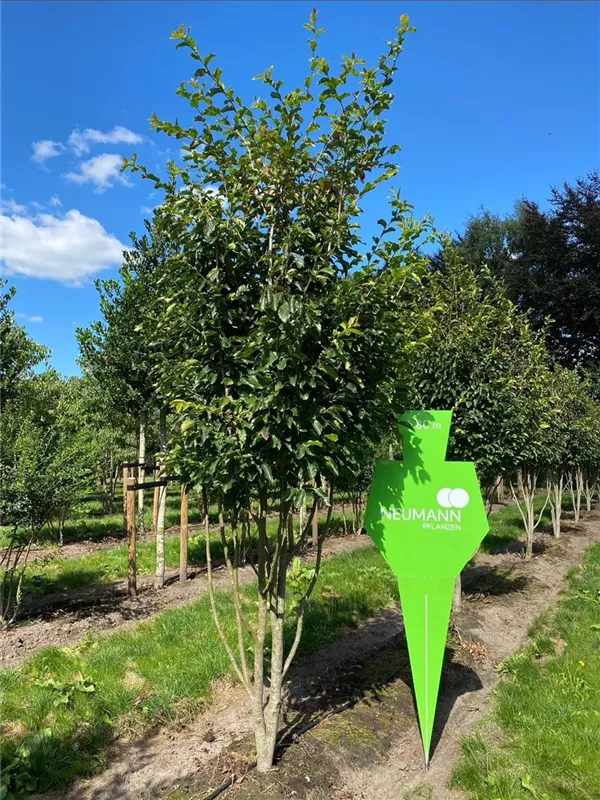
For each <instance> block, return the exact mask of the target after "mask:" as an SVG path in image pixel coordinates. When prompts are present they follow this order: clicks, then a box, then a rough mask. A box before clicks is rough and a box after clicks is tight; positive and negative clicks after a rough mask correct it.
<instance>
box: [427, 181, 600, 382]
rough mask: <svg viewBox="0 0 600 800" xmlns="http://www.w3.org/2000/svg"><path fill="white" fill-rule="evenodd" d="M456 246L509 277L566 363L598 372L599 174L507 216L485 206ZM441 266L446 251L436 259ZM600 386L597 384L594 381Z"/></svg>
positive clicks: (511, 291)
mask: <svg viewBox="0 0 600 800" xmlns="http://www.w3.org/2000/svg"><path fill="white" fill-rule="evenodd" d="M455 244H456V245H457V246H458V248H459V249H460V251H461V254H462V256H463V258H465V260H466V261H467V263H469V264H470V265H471V266H472V267H474V268H478V267H480V266H481V265H483V264H486V265H488V267H489V268H490V270H491V271H492V272H493V273H494V274H495V275H497V276H499V277H502V278H503V279H504V281H505V282H506V287H507V292H508V296H509V297H510V298H511V299H512V300H513V301H514V302H515V303H517V304H518V305H519V306H520V307H521V308H522V309H523V310H525V311H527V312H528V313H529V315H530V319H531V321H532V324H534V326H536V327H537V328H539V329H542V328H544V330H545V334H546V341H547V343H548V347H549V348H550V350H551V352H552V353H553V354H554V355H555V356H556V358H557V359H558V360H559V361H560V362H561V363H562V364H564V365H565V366H568V367H576V368H579V369H588V370H591V371H592V373H593V374H594V375H595V379H596V381H598V375H599V374H600V174H599V173H598V172H597V171H595V172H592V173H590V174H589V175H588V176H587V177H585V178H580V179H578V180H576V181H575V182H574V183H565V184H564V185H563V187H562V188H553V189H552V190H551V193H550V198H549V207H548V208H547V209H546V210H543V209H542V208H541V207H540V206H539V204H538V203H536V202H533V201H531V200H527V199H523V200H521V201H519V202H518V203H517V205H516V209H515V212H514V213H513V214H511V215H508V216H506V217H500V216H498V215H494V214H492V213H491V212H489V211H487V210H485V209H482V210H481V211H480V212H479V213H477V214H475V215H474V216H472V217H470V218H469V219H468V221H467V224H466V227H465V231H464V232H463V233H462V234H461V235H459V236H458V237H457V238H456V241H455ZM433 263H434V265H435V266H436V267H438V268H443V263H444V256H443V253H440V254H438V255H437V256H436V257H434V259H433ZM596 391H598V390H597V387H596Z"/></svg>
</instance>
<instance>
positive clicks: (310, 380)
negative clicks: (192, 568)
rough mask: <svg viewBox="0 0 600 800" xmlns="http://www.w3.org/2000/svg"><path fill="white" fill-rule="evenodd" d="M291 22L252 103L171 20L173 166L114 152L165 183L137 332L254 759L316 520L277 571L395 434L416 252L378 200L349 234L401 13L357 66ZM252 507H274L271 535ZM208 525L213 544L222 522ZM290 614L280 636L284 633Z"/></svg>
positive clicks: (265, 750)
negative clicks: (216, 511) (229, 608)
mask: <svg viewBox="0 0 600 800" xmlns="http://www.w3.org/2000/svg"><path fill="white" fill-rule="evenodd" d="M306 27H307V29H308V30H309V32H310V40H309V47H310V53H311V56H310V70H309V74H308V75H307V77H306V80H305V82H304V84H303V85H302V86H300V87H298V88H294V89H292V90H291V91H284V89H283V82H282V81H281V80H279V79H277V78H275V77H274V75H273V69H272V68H270V69H268V70H267V71H266V72H265V73H264V74H262V75H260V76H258V80H259V81H261V82H262V84H263V85H264V86H265V87H266V90H267V97H268V99H267V98H265V97H257V99H256V100H255V101H254V103H253V104H252V105H248V104H247V103H245V102H244V101H243V100H242V98H241V97H240V96H238V95H237V94H236V93H235V91H234V89H233V88H230V87H228V86H227V85H226V83H225V82H224V81H223V78H222V72H221V70H220V69H219V68H218V67H216V66H214V65H213V63H212V62H213V56H212V55H208V56H203V55H201V54H200V52H199V51H198V48H197V45H196V42H195V41H194V39H193V38H192V37H191V36H190V33H189V30H186V29H185V28H183V27H182V28H181V29H180V30H178V31H176V32H175V34H174V35H173V36H174V38H175V39H176V40H177V41H178V45H177V46H178V47H184V48H187V49H188V51H189V54H190V56H191V58H192V60H193V62H194V64H195V66H196V71H195V73H194V76H193V78H192V79H191V80H189V81H187V83H182V84H181V86H180V88H179V91H178V94H179V95H180V96H181V97H183V98H185V99H186V100H187V101H188V103H189V105H190V107H191V113H192V115H193V119H192V120H191V121H190V124H189V126H186V125H183V124H179V123H177V122H175V123H172V122H164V121H160V120H158V119H157V118H156V117H154V118H153V121H152V122H153V127H154V128H155V129H156V130H158V131H162V132H164V133H166V134H168V135H169V136H172V137H175V138H176V139H179V140H180V141H181V143H182V144H183V152H184V153H185V157H184V161H185V166H183V167H178V166H176V165H175V164H174V163H172V162H171V163H170V164H169V165H168V166H169V172H170V180H167V181H162V180H159V179H158V178H157V177H156V176H154V175H151V174H150V173H149V172H147V170H146V169H145V168H143V167H141V166H139V165H138V164H137V162H136V159H135V157H134V159H133V160H132V162H131V163H130V166H132V167H133V169H134V170H139V171H141V172H142V173H143V175H144V176H145V177H148V178H150V179H151V180H153V181H154V183H155V185H156V187H157V188H160V189H163V190H164V191H165V193H166V198H165V202H164V204H163V205H162V207H161V208H160V209H159V212H158V217H159V221H160V225H161V229H162V231H163V232H164V235H165V236H167V237H170V239H171V240H172V241H173V242H174V243H175V242H176V243H177V245H178V246H179V251H177V252H174V253H173V254H172V255H171V256H170V257H169V258H168V259H167V261H166V263H165V265H164V269H163V270H162V272H161V277H160V288H161V292H162V293H163V295H164V297H165V307H164V308H163V310H162V312H161V313H159V314H158V315H157V316H156V317H155V318H153V319H151V320H148V323H147V327H146V330H147V332H148V335H150V332H152V337H151V338H152V346H153V347H156V348H157V349H158V350H159V351H160V352H161V353H162V356H163V357H162V360H161V363H160V366H159V377H158V385H159V388H160V391H161V393H162V395H163V396H164V397H165V399H167V400H169V401H170V403H171V404H172V406H173V407H174V408H175V409H176V412H177V420H178V422H179V431H178V433H177V435H176V436H175V437H173V440H172V441H171V442H170V445H169V457H170V463H171V465H172V468H173V469H175V470H178V471H179V472H180V473H181V474H182V475H185V476H186V478H187V479H188V480H189V481H190V482H191V483H192V484H193V485H194V486H196V487H197V488H202V489H203V491H204V492H205V494H206V495H208V497H210V499H211V500H213V501H215V502H216V503H218V505H219V507H220V508H221V510H222V512H223V520H225V519H226V518H227V517H228V518H229V519H230V521H231V524H232V536H233V542H234V544H233V547H232V548H231V549H226V556H227V562H228V566H229V569H230V571H231V575H232V581H233V583H232V585H233V602H234V604H235V608H236V614H237V625H238V627H237V653H236V652H235V651H234V647H233V645H232V642H231V640H230V639H228V637H227V636H226V635H225V633H224V632H223V631H222V629H221V626H220V621H219V615H218V610H217V608H216V605H214V606H213V607H214V612H215V614H214V616H215V623H216V625H217V628H218V630H219V631H220V632H221V634H222V641H223V645H224V647H225V648H226V649H227V652H228V655H229V657H230V659H231V662H232V664H233V668H234V670H235V673H236V675H237V676H238V678H239V679H240V681H241V682H242V684H243V686H244V687H245V688H246V690H247V692H248V694H249V696H250V697H251V700H252V704H253V711H254V722H255V734H256V744H257V754H258V768H259V769H260V770H265V769H268V768H269V767H270V766H271V764H272V761H273V754H274V749H275V744H276V740H277V735H278V730H279V725H280V718H281V706H282V698H283V695H282V689H283V678H284V675H285V674H286V672H287V671H288V669H289V666H290V664H291V661H292V659H293V656H294V654H295V652H296V648H297V646H298V643H299V640H300V635H301V631H302V620H303V615H304V612H305V609H306V604H307V602H308V598H309V596H310V593H311V591H312V589H313V587H314V584H315V581H316V579H317V576H318V572H319V566H320V560H321V547H322V537H323V535H324V533H325V531H326V526H324V527H323V528H322V530H321V535H320V537H319V540H318V550H317V562H316V565H315V567H314V570H313V571H312V572H311V573H310V574H308V575H307V576H306V581H305V582H304V583H303V584H302V581H300V583H298V580H296V579H295V584H294V585H295V586H296V587H297V586H298V585H303V591H302V592H301V593H300V596H299V597H296V598H290V597H289V596H288V587H287V576H288V570H289V569H290V566H291V564H292V563H293V561H294V558H295V556H296V554H297V553H298V552H299V549H300V548H301V547H302V546H303V545H304V542H305V541H306V537H307V535H308V531H309V529H310V524H311V517H312V513H314V509H315V507H316V504H317V502H318V501H319V500H320V499H324V500H325V501H326V502H327V503H328V504H329V513H330V512H331V493H332V491H333V489H334V487H335V481H336V478H337V476H338V474H339V473H340V472H342V471H346V472H348V471H350V470H351V469H352V466H353V465H357V466H358V465H359V464H361V463H362V452H363V450H364V448H365V445H366V444H368V443H370V442H374V441H377V440H378V439H379V437H381V435H382V432H384V431H385V432H387V431H389V430H390V429H393V428H395V425H396V421H395V420H396V417H395V414H396V413H397V412H398V411H400V410H401V409H402V408H403V398H404V382H403V371H402V368H403V359H404V356H405V345H406V343H405V340H404V334H403V328H402V326H401V325H399V324H398V319H399V316H400V315H399V314H398V306H399V305H400V302H401V298H402V294H403V290H404V286H405V283H406V282H407V281H408V280H413V279H415V277H414V276H415V274H416V273H418V271H419V269H420V268H421V265H422V263H423V258H422V257H421V256H420V255H419V253H418V252H417V249H416V242H417V240H419V238H420V237H422V236H423V234H424V228H423V226H422V225H421V224H418V223H416V222H414V221H413V220H412V218H411V217H410V214H409V208H408V207H407V205H406V204H405V203H404V202H402V201H401V200H400V199H399V198H398V197H397V196H395V197H394V198H393V200H392V205H391V223H390V224H388V223H387V222H386V221H385V220H382V231H381V235H379V236H377V237H376V239H375V241H374V242H373V244H372V246H370V247H367V248H366V252H365V248H364V247H363V245H362V242H361V239H360V236H359V230H358V223H359V219H360V214H361V201H362V200H363V198H364V197H366V195H367V194H368V193H369V192H370V191H371V190H373V189H374V188H375V186H376V185H377V184H379V183H381V182H382V181H384V180H386V179H389V178H391V177H392V176H393V175H394V174H395V173H396V170H397V167H396V165H395V163H394V161H393V160H392V158H391V157H392V156H393V154H394V153H395V152H396V150H397V149H398V148H396V147H393V146H389V145H388V144H386V142H385V139H384V132H385V124H384V120H383V118H382V115H383V114H384V113H385V112H386V111H387V109H388V108H389V106H390V103H391V101H392V94H391V92H390V86H391V83H392V78H393V75H394V72H395V70H396V62H397V59H398V56H399V55H400V52H401V50H402V46H403V41H404V37H405V35H406V33H407V32H408V31H409V30H411V29H410V27H409V24H408V20H407V18H403V19H402V22H401V27H400V28H399V29H398V31H397V32H396V35H395V37H394V38H393V39H392V41H390V42H389V43H388V45H387V50H386V52H385V53H384V54H383V55H382V56H381V57H380V58H379V60H378V62H377V64H376V65H375V66H373V67H367V66H366V65H365V64H364V62H363V61H362V60H361V59H359V58H357V57H356V56H354V55H352V56H351V57H344V58H343V62H342V65H341V69H340V70H338V71H335V70H333V69H332V68H331V66H330V64H329V63H328V62H327V60H326V59H325V58H324V57H323V56H322V55H321V54H320V53H319V50H318V39H319V35H320V34H321V32H322V31H321V30H319V29H318V28H317V22H316V14H315V13H314V12H313V14H311V18H310V22H309V23H308V24H307V25H306ZM392 234H393V236H392ZM321 478H324V479H325V480H326V482H327V486H328V487H329V497H327V496H324V494H323V491H322V489H321V488H320V487H321ZM307 497H308V498H309V500H310V506H311V513H310V514H309V515H308V519H307V521H306V525H305V526H304V528H303V529H302V530H297V528H295V526H294V518H293V509H294V507H297V506H299V505H301V504H302V503H303V502H304V500H305V498H307ZM269 509H273V510H275V511H276V512H277V514H278V522H277V529H276V532H275V533H274V534H273V535H270V536H268V535H267V522H266V520H267V512H268V511H269ZM251 522H252V523H253V524H254V525H255V526H256V528H257V537H258V550H257V554H256V562H255V567H256V572H257V578H258V595H257V605H256V617H255V618H254V619H252V620H251V619H250V610H249V609H248V608H246V607H244V606H243V601H242V598H241V597H240V595H239V593H238V591H237V566H238V564H239V562H240V559H241V558H242V556H243V554H244V552H245V548H246V545H247V535H248V529H249V525H250V523H251ZM222 531H223V541H224V543H226V541H225V533H224V522H223V525H222ZM210 576H211V572H210V561H209V579H210ZM291 601H292V602H291ZM290 602H291V608H290ZM294 620H295V625H296V628H295V634H293V635H292V637H291V638H292V641H291V642H290V643H289V644H288V647H287V648H286V647H285V638H284V630H286V629H287V628H288V626H289V624H290V622H294ZM248 643H249V645H250V652H251V653H252V658H253V664H252V663H251V661H250V660H249V658H248ZM267 644H269V647H270V658H269V659H268V660H267V659H266V657H265V654H266V649H265V648H266V647H267Z"/></svg>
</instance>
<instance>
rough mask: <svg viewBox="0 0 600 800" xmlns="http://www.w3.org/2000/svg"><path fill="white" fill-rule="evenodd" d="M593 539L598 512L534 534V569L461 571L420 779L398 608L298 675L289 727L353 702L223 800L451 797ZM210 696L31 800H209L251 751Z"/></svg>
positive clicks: (226, 698)
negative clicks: (463, 748) (477, 738)
mask: <svg viewBox="0 0 600 800" xmlns="http://www.w3.org/2000/svg"><path fill="white" fill-rule="evenodd" d="M358 538H359V541H360V538H362V537H358ZM598 540H600V522H599V521H598V518H597V516H596V518H595V519H589V520H587V521H586V522H585V523H583V524H581V525H579V526H574V525H571V526H570V530H569V531H568V532H565V534H564V536H563V538H561V539H560V540H559V541H556V540H552V539H551V538H550V537H541V541H542V547H541V548H540V550H539V551H538V552H540V554H539V555H537V556H536V557H534V559H533V560H532V561H530V562H525V561H524V560H523V559H522V558H520V557H519V555H518V554H516V553H514V552H510V551H509V552H505V553H502V554H499V555H496V556H479V557H478V559H477V565H476V566H475V567H472V568H469V569H468V570H467V572H466V574H465V581H464V584H465V588H466V591H467V595H468V593H469V591H471V590H472V591H471V600H468V601H467V602H465V603H464V609H463V611H462V612H461V615H460V616H459V618H458V619H457V626H458V630H459V631H460V635H461V637H462V644H458V645H456V647H455V648H454V650H453V651H452V653H451V654H450V657H449V658H448V660H447V664H446V666H445V667H444V673H443V678H442V688H441V692H440V698H439V702H438V711H437V717H436V731H435V737H434V738H436V739H437V743H436V745H435V751H434V754H433V758H432V761H431V765H430V768H429V771H428V772H425V771H424V767H423V754H422V748H421V741H420V737H419V734H418V729H417V725H416V718H415V713H414V706H413V702H412V694H411V690H410V671H409V669H408V660H407V656H406V646H405V641H404V635H403V632H402V617H401V612H400V610H399V608H398V607H397V606H394V607H391V608H388V609H384V610H382V611H381V612H380V613H379V614H378V615H377V617H375V618H374V619H372V620H369V621H366V622H365V623H364V624H362V625H361V626H359V628H358V629H357V630H356V631H353V632H351V633H348V634H347V635H345V636H344V637H343V638H342V639H340V640H339V641H338V642H335V643H334V644H332V645H331V646H330V647H328V648H325V649H324V650H323V651H320V652H319V653H317V654H316V655H314V656H313V657H311V658H310V659H308V660H306V661H304V662H299V663H298V664H297V665H296V667H295V668H294V670H293V674H292V675H291V679H290V682H291V684H293V687H294V690H293V693H291V694H290V697H289V701H288V709H287V712H286V720H287V722H288V723H293V722H294V721H296V722H297V721H301V720H306V719H310V718H311V717H314V715H315V713H322V712H323V711H324V710H327V709H331V708H333V707H335V706H336V704H339V703H340V702H342V701H343V700H344V699H345V700H348V698H350V700H351V703H352V707H350V708H348V709H347V710H345V711H343V712H342V713H340V714H337V715H335V716H332V717H329V719H327V720H325V722H323V723H321V724H320V725H318V726H317V727H315V728H313V729H312V730H311V731H310V732H309V733H307V734H305V735H304V736H301V737H300V738H299V739H298V741H297V742H296V743H295V744H293V745H291V746H290V747H289V748H288V749H287V750H286V752H285V754H284V755H283V758H282V759H281V761H280V764H279V767H278V769H277V770H276V771H274V772H273V773H269V774H267V775H258V774H257V773H255V772H250V773H248V775H247V776H246V777H245V779H244V780H243V781H241V782H238V783H236V784H235V785H234V786H233V788H231V789H230V790H228V791H227V792H226V793H225V795H222V797H228V798H235V800H249V799H250V798H259V797H260V798H267V799H268V800H275V799H276V798H277V800H282V799H283V798H306V800H375V799H376V798H377V800H401V799H402V798H403V797H404V794H405V793H406V792H408V791H409V790H411V789H418V788H422V789H423V790H424V791H426V792H427V793H425V794H423V795H422V796H423V797H427V798H428V800H450V799H451V798H455V797H457V796H458V795H456V794H454V793H451V792H450V791H449V790H447V789H446V783H447V780H448V777H449V775H450V773H451V770H452V767H453V765H454V763H455V761H456V759H457V757H458V755H459V742H460V738H461V736H463V735H464V734H465V733H468V732H470V731H471V730H473V727H474V726H475V725H476V723H477V722H478V721H479V720H480V719H481V717H482V716H483V715H484V713H486V712H487V710H488V709H489V702H488V701H489V696H490V693H491V692H492V690H493V688H494V686H495V684H496V682H497V679H498V676H497V671H496V669H495V666H496V664H497V663H498V662H499V661H501V660H502V659H504V658H505V657H506V656H507V655H508V654H510V653H511V652H513V651H514V650H516V649H518V648H519V647H520V646H521V644H522V643H523V642H524V640H525V638H526V634H527V630H528V628H529V626H530V625H531V623H532V622H533V620H534V619H535V618H536V617H537V616H538V615H539V613H540V612H541V611H542V610H543V609H545V608H547V607H548V606H549V605H551V604H553V603H554V602H555V601H556V599H557V597H558V594H559V592H560V591H561V588H562V587H563V585H564V583H563V579H564V575H565V574H566V572H567V571H568V570H569V568H570V567H571V566H573V565H574V564H576V563H578V562H579V561H580V560H581V556H582V554H583V552H584V550H585V549H586V548H588V547H589V546H590V545H592V544H593V543H594V542H596V541H598ZM363 541H364V538H363ZM390 673H392V674H391V676H390ZM214 697H215V699H214V701H213V703H212V705H211V707H209V708H208V709H207V710H206V711H205V712H204V713H203V714H202V715H201V716H200V717H199V718H198V719H197V720H196V721H195V722H194V723H193V724H192V725H190V726H187V727H183V728H179V729H176V728H166V729H162V730H161V731H156V732H150V733H149V734H148V735H147V736H146V737H144V738H143V739H141V740H139V741H135V742H117V743H116V744H115V746H114V747H113V749H112V752H111V753H110V766H109V767H108V769H107V770H105V771H104V772H103V773H101V774H100V775H98V776H96V777H94V778H92V779H90V780H88V781H85V782H82V783H80V784H79V785H77V786H76V787H74V788H72V789H71V790H69V791H65V790H63V791H61V792H59V793H54V794H45V795H43V796H42V795H39V796H38V798H39V800H41V798H42V797H43V798H44V800H59V798H60V800H109V799H110V800H113V798H120V799H121V800H151V798H166V797H167V796H168V797H169V798H173V800H175V798H177V799H179V798H192V797H193V798H198V799H200V798H203V797H205V796H206V794H208V791H209V790H210V789H212V788H214V787H215V786H218V785H219V784H220V783H221V782H222V781H223V780H224V779H225V778H226V777H227V776H228V775H230V774H232V773H235V774H238V775H240V774H242V773H243V771H244V770H243V763H244V762H245V761H247V760H249V759H250V754H251V747H250V745H249V741H250V739H249V737H250V734H251V718H250V710H249V703H248V700H247V698H246V696H245V695H244V693H243V690H241V689H240V688H239V687H236V686H235V685H233V684H230V683H227V682H223V683H221V684H220V685H219V686H217V687H215V693H214ZM357 732H358V734H360V735H357Z"/></svg>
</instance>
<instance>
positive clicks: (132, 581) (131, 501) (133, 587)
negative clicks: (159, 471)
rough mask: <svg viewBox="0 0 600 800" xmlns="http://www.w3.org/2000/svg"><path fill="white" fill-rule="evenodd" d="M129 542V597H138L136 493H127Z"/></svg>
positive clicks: (131, 479)
mask: <svg viewBox="0 0 600 800" xmlns="http://www.w3.org/2000/svg"><path fill="white" fill-rule="evenodd" d="M135 482H136V479H135V478H133V477H132V478H128V479H127V484H126V486H133V485H134V484H135ZM125 491H126V494H127V529H126V530H127V541H128V544H129V557H128V571H127V593H128V595H129V597H137V575H136V529H135V492H134V491H127V489H126V490H125Z"/></svg>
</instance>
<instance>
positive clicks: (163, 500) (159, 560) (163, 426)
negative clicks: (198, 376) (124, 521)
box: [154, 408, 167, 589]
mask: <svg viewBox="0 0 600 800" xmlns="http://www.w3.org/2000/svg"><path fill="white" fill-rule="evenodd" d="M166 449H167V410H166V409H165V408H161V410H160V450H161V453H163V454H164V453H165V452H166ZM163 476H164V458H161V462H160V470H159V478H160V477H163ZM166 511H167V486H166V484H165V485H164V486H160V487H159V494H158V515H157V519H156V577H155V579H154V588H155V589H162V588H163V586H164V585H165V515H166Z"/></svg>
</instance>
